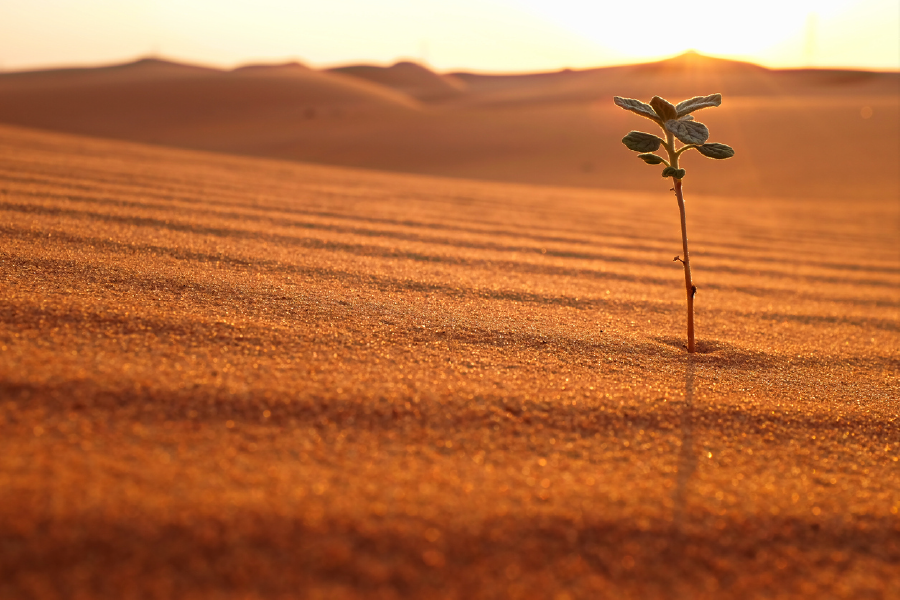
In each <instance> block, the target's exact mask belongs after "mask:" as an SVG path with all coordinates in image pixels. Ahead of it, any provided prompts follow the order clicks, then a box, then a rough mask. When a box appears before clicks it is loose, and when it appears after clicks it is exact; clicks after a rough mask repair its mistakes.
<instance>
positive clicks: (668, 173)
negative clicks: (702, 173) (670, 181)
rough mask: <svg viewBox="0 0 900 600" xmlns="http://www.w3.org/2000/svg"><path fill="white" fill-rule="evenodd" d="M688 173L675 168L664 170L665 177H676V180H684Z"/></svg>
mask: <svg viewBox="0 0 900 600" xmlns="http://www.w3.org/2000/svg"><path fill="white" fill-rule="evenodd" d="M685 173H686V171H685V170H684V169H676V168H674V167H666V168H665V169H663V172H662V176H663V177H674V178H675V179H684V176H685Z"/></svg>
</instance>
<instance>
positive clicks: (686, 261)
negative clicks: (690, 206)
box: [673, 177, 695, 353]
mask: <svg viewBox="0 0 900 600" xmlns="http://www.w3.org/2000/svg"><path fill="white" fill-rule="evenodd" d="M673 179H675V178H674V177H673ZM675 198H677V199H678V210H679V212H681V242H682V244H683V245H684V258H683V259H681V264H682V265H684V287H685V289H686V290H687V334H688V343H687V348H688V352H689V353H693V352H694V291H695V288H694V282H693V281H692V280H691V255H690V254H689V253H688V238H687V218H686V217H685V214H684V194H682V192H681V180H680V179H675Z"/></svg>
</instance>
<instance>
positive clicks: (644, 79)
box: [0, 54, 900, 201]
mask: <svg viewBox="0 0 900 600" xmlns="http://www.w3.org/2000/svg"><path fill="white" fill-rule="evenodd" d="M716 92H720V93H722V94H724V101H723V104H722V107H721V108H718V109H711V110H705V111H703V112H701V113H697V117H698V119H699V120H700V121H702V122H704V123H706V124H707V125H708V126H709V127H710V131H711V140H710V141H716V142H722V143H726V144H729V145H731V146H733V147H734V148H735V149H736V151H737V155H736V158H735V160H733V161H726V162H719V161H712V160H708V159H705V158H702V157H700V156H699V155H694V156H689V157H686V161H685V163H684V165H683V166H684V167H685V168H687V170H688V177H689V178H690V180H691V189H692V190H693V191H694V192H702V193H705V194H722V193H727V194H728V195H736V196H756V197H765V198H770V197H773V196H778V197H792V198H793V197H802V198H806V199H816V198H830V199H833V198H841V199H844V200H848V201H856V200H858V199H865V200H870V199H878V198H881V199H882V200H883V199H885V197H886V196H887V197H889V198H898V197H900V169H898V165H900V141H898V140H900V73H869V72H856V71H839V70H795V71H777V70H769V69H764V68H762V67H759V66H756V65H750V64H747V63H736V62H734V61H725V60H719V59H712V58H708V57H703V56H698V55H693V54H688V55H685V56H681V57H677V58H675V59H670V60H667V61H661V62H658V63H651V64H646V65H632V66H627V67H610V68H603V69H590V70H584V71H562V72H558V73H543V74H527V75H516V76H509V75H506V76H504V75H475V74H466V73H457V74H451V75H440V74H437V73H434V72H432V71H430V70H428V69H425V68H424V67H421V66H419V65H414V64H411V63H399V64H397V65H394V66H392V67H374V66H351V67H344V68H339V69H333V70H323V71H317V70H314V69H309V68H305V67H303V66H301V65H296V64H295V65H272V66H268V67H267V66H265V65H256V66H255V67H253V68H243V69H236V70H234V71H220V70H215V69H208V68H200V67H196V66H191V65H179V64H175V63H171V62H165V61H161V60H158V59H157V60H152V59H151V60H143V61H139V62H137V63H132V64H127V65H119V66H114V67H105V68H96V69H70V70H59V71H44V72H32V73H0V123H6V124H13V125H19V126H24V127H32V128H41V129H47V130H53V131H62V132H68V133H77V134H83V135H91V136H100V137H106V138H115V139H121V140H129V141H138V142H146V143H154V144H163V145H167V146H175V147H180V148H190V149H199V150H210V151H216V152H223V153H229V154H241V155H247V156H256V157H269V158H282V159H291V160H298V161H304V162H312V163H317V164H328V165H342V166H350V167H360V168H367V169H379V170H387V171H393V172H402V173H419V174H427V175H438V176H444V177H456V178H465V179H480V180H491V181H504V182H510V183H532V184H541V185H554V186H575V187H590V188H596V189H604V190H608V189H620V190H634V191H647V192H652V191H654V190H656V189H657V188H658V187H659V181H658V179H659V178H658V175H659V173H660V171H661V169H658V168H656V167H649V166H647V165H645V164H644V163H642V162H641V161H640V160H639V159H637V158H635V155H634V154H633V153H631V152H628V151H627V150H624V147H623V146H622V144H621V139H622V137H623V136H624V135H625V134H626V133H628V132H629V131H630V130H632V129H639V130H644V131H648V130H649V131H650V132H651V133H654V131H653V129H654V127H655V126H654V125H653V124H652V123H650V122H649V121H646V120H644V119H641V118H639V117H636V116H635V115H633V114H631V113H627V112H625V111H623V110H621V109H619V108H618V107H616V106H615V105H614V104H613V101H612V98H613V96H616V95H618V96H626V97H634V98H641V99H643V100H644V101H649V99H650V98H651V97H652V96H653V95H661V96H664V97H667V98H669V99H670V100H672V101H673V102H677V101H680V100H682V99H686V98H690V97H692V96H695V95H706V94H712V93H716Z"/></svg>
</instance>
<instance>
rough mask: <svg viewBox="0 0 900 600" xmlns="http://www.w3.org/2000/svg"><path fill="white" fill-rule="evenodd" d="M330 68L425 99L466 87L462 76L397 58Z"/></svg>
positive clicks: (442, 97) (455, 93)
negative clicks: (389, 62)
mask: <svg viewBox="0 0 900 600" xmlns="http://www.w3.org/2000/svg"><path fill="white" fill-rule="evenodd" d="M330 71H331V72H332V73H341V74H342V75H350V76H353V77H359V78H360V79H365V80H366V81H371V82H374V83H378V84H380V85H384V86H387V87H389V88H392V89H395V90H397V91H400V92H403V93H405V94H409V95H410V96H412V97H414V98H417V99H419V100H423V101H426V102H432V101H436V100H446V99H448V98H458V97H459V96H461V95H463V94H464V93H465V88H466V86H465V83H463V82H462V81H461V80H460V79H459V78H456V77H453V76H452V75H439V74H437V73H435V72H434V71H431V70H429V69H427V68H425V67H423V66H422V65H419V64H416V63H413V62H398V63H397V64H395V65H392V66H390V67H377V66H371V65H353V66H347V67H338V68H335V69H330Z"/></svg>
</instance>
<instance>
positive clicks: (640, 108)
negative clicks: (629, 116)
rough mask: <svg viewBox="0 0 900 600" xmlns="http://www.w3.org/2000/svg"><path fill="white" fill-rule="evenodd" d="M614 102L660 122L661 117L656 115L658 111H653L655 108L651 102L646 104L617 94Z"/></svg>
mask: <svg viewBox="0 0 900 600" xmlns="http://www.w3.org/2000/svg"><path fill="white" fill-rule="evenodd" d="M613 102H615V103H616V105H617V106H621V107H622V108H624V109H625V110H630V111H631V112H633V113H637V114H639V115H641V116H642V117H647V118H648V119H652V120H654V121H656V122H657V123H658V122H659V117H657V116H656V113H655V112H653V108H651V106H650V105H649V104H644V103H643V102H641V101H640V100H635V99H634V98H620V97H619V96H616V97H615V98H613Z"/></svg>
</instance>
